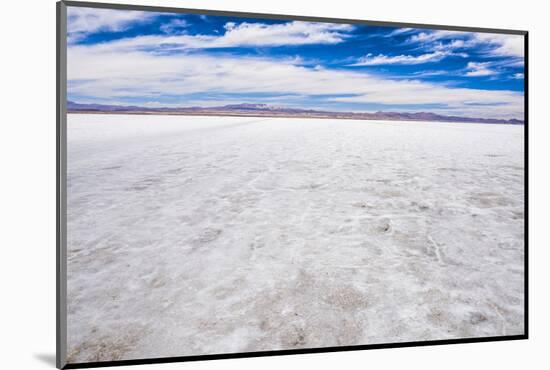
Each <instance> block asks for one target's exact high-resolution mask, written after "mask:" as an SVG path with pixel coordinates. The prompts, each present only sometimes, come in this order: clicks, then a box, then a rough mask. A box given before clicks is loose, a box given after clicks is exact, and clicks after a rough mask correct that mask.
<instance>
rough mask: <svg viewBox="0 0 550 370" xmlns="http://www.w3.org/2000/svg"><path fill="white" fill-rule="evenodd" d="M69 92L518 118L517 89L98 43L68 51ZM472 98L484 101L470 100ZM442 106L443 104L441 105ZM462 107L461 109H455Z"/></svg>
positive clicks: (519, 101) (519, 99) (519, 100)
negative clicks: (318, 100)
mask: <svg viewBox="0 0 550 370" xmlns="http://www.w3.org/2000/svg"><path fill="white" fill-rule="evenodd" d="M68 62H69V64H68V78H69V95H70V96H71V95H77V96H94V97H102V98H105V99H113V100H116V99H117V98H122V97H140V98H143V99H149V100H154V99H155V97H158V96H161V95H171V96H185V95H189V94H205V95H208V94H209V93H212V92H215V93H226V94H235V93H237V94H239V93H241V94H242V93H247V94H265V93H269V94H299V95H303V96H317V97H319V96H321V95H332V96H333V97H329V98H326V99H328V100H330V101H333V102H348V103H375V104H385V105H396V104H397V105H403V106H404V108H403V110H406V109H407V108H406V106H407V105H415V104H416V105H417V104H431V105H434V104H435V105H437V104H439V105H442V107H443V108H445V109H447V110H451V111H454V112H455V113H460V114H462V115H464V114H466V113H468V112H470V113H476V115H477V116H479V117H493V118H520V119H521V118H523V93H521V92H512V91H502V90H494V91H489V90H477V89H465V88H453V87H447V86H442V85H437V84H431V83H427V82H421V81H417V80H392V79H386V78H382V77H379V76H375V75H372V74H369V73H364V72H356V71H344V70H331V69H326V68H323V67H320V66H319V67H317V68H308V67H305V66H303V65H300V64H299V63H297V62H296V61H295V60H281V59H277V60H274V59H269V58H257V57H242V56H241V57H233V56H227V55H224V56H220V55H218V56H213V55H209V54H201V53H194V54H171V55H153V54H151V53H146V52H141V51H137V50H131V51H121V50H113V49H110V48H107V49H105V48H104V47H102V45H96V46H76V47H71V48H69V51H68ZM472 104H483V106H481V107H480V106H473V105H472ZM443 108H442V109H443ZM461 109H463V110H462V111H461Z"/></svg>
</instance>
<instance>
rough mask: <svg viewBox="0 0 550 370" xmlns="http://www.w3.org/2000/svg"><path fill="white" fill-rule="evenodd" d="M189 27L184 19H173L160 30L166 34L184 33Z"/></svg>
mask: <svg viewBox="0 0 550 370" xmlns="http://www.w3.org/2000/svg"><path fill="white" fill-rule="evenodd" d="M187 26H188V24H187V22H186V21H185V20H184V19H172V20H171V21H170V22H167V23H163V24H161V26H160V30H161V31H162V32H164V33H177V32H182V31H183V30H184V29H185V28H186V27H187Z"/></svg>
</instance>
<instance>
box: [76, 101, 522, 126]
mask: <svg viewBox="0 0 550 370" xmlns="http://www.w3.org/2000/svg"><path fill="white" fill-rule="evenodd" d="M67 111H68V112H69V113H118V114H166V115H204V116H254V117H256V116H261V117H297V118H334V119H364V120H392V121H435V122H473V123H503V124H519V125H521V124H523V123H524V122H523V121H522V120H517V119H510V120H504V119H492V118H475V117H458V116H443V115H439V114H435V113H429V112H417V113H406V112H376V113H354V112H330V111H321V110H310V109H297V108H286V107H275V106H271V105H267V104H248V103H243V104H230V105H224V106H219V107H185V108H168V107H160V108H150V107H139V106H135V105H106V104H81V103H75V102H72V101H68V102H67Z"/></svg>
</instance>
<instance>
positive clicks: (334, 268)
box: [67, 115, 524, 362]
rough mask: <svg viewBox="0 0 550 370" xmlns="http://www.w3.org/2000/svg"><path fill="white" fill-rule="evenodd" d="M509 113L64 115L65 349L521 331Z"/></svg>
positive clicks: (519, 169) (520, 193) (109, 356)
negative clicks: (460, 118) (478, 117)
mask: <svg viewBox="0 0 550 370" xmlns="http://www.w3.org/2000/svg"><path fill="white" fill-rule="evenodd" d="M523 150H524V148H523V127H522V126H511V125H480V124H459V123H428V122H376V121H348V120H315V119H287V118H284V119H283V118H279V119H273V118H272V119H270V118H243V117H177V116H162V117H159V116H125V115H112V116H110V115H69V119H68V185H67V187H68V189H67V190H68V341H69V343H68V347H69V361H70V362H85V361H104V360H122V359H133V358H150V357H164V356H185V355H201V354H213V353H229V352H242V351H263V350H277V349H291V348H311V347H325V346H341V345H356V344H371V343H388V342H400V341H424V340H434V339H448V338H470V337H481V336H499V335H513V334H522V333H523V331H524V327H523V322H524V312H523V307H524V306H523V305H524V295H523V294H524V280H523V278H524V270H523V266H524V213H523V212H524V166H523V156H524V152H523Z"/></svg>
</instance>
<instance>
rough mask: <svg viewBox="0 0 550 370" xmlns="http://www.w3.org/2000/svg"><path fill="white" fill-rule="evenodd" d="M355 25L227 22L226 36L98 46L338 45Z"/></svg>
mask: <svg viewBox="0 0 550 370" xmlns="http://www.w3.org/2000/svg"><path fill="white" fill-rule="evenodd" d="M352 29H353V26H350V25H346V24H330V23H312V22H288V23H283V24H273V25H267V24H263V23H240V24H235V23H233V22H228V23H226V24H225V30H226V31H225V33H224V34H223V35H221V36H218V35H200V34H197V35H186V34H183V35H147V36H137V37H133V38H125V39H119V40H115V41H112V42H109V43H105V44H98V45H97V47H98V48H102V49H103V50H105V51H107V50H116V51H120V50H126V51H131V50H140V49H145V48H148V47H154V48H158V47H160V46H166V47H169V48H170V49H171V50H187V49H204V48H229V47H242V46H285V45H307V44H336V43H339V42H342V41H343V40H344V39H345V38H346V37H347V34H346V32H348V31H351V30H352Z"/></svg>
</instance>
